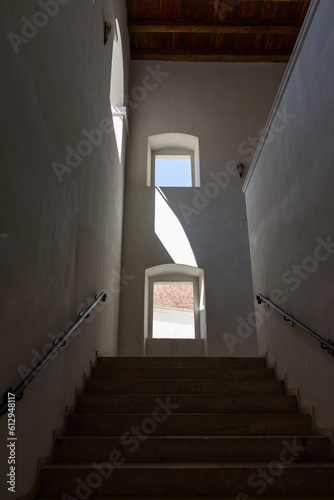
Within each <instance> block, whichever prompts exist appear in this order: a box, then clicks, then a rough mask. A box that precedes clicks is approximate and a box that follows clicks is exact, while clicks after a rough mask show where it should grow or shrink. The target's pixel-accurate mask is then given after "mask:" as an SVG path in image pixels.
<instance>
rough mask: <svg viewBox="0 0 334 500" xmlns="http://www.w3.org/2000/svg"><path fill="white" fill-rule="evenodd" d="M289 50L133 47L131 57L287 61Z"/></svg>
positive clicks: (158, 59)
mask: <svg viewBox="0 0 334 500" xmlns="http://www.w3.org/2000/svg"><path fill="white" fill-rule="evenodd" d="M290 55H291V54H290V52H288V51H285V52H282V51H280V52H270V53H269V52H262V53H261V52H259V51H247V50H245V51H239V50H225V51H222V52H214V53H212V52H205V51H200V50H191V51H185V50H173V49H171V50H166V49H164V50H161V51H160V50H154V49H134V50H132V51H131V59H136V60H154V61H191V62H288V61H289V59H290Z"/></svg>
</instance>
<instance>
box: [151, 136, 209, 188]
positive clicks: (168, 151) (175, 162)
mask: <svg viewBox="0 0 334 500" xmlns="http://www.w3.org/2000/svg"><path fill="white" fill-rule="evenodd" d="M200 185H201V182H200V162H199V140H198V137H195V136H193V135H189V134H177V133H170V134H159V135H152V136H150V137H149V138H148V148H147V186H156V187H158V186H159V187H199V186H200Z"/></svg>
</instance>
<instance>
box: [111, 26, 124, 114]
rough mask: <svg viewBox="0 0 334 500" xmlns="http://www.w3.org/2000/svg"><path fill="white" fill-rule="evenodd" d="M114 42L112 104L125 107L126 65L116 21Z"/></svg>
mask: <svg viewBox="0 0 334 500" xmlns="http://www.w3.org/2000/svg"><path fill="white" fill-rule="evenodd" d="M114 26H115V29H114V40H113V50H112V61H111V84H110V104H111V106H112V107H119V106H124V65H123V47H122V37H121V30H120V28H119V23H118V21H117V19H115V24H114Z"/></svg>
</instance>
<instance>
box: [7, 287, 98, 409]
mask: <svg viewBox="0 0 334 500" xmlns="http://www.w3.org/2000/svg"><path fill="white" fill-rule="evenodd" d="M106 298H107V294H106V292H101V293H100V294H99V295H97V296H96V297H95V301H94V302H93V303H92V304H91V305H90V306H89V307H88V308H87V309H86V310H85V311H84V312H81V313H80V314H79V318H78V319H77V321H76V322H75V323H74V324H73V325H72V326H71V328H70V329H69V330H67V331H66V332H65V333H64V335H63V336H62V337H61V338H60V339H55V340H54V346H53V347H52V348H51V349H50V351H49V352H48V353H47V354H45V356H44V357H43V358H42V359H41V360H40V361H39V362H38V363H37V365H36V366H35V367H34V368H33V369H32V370H31V371H30V372H29V373H28V375H27V376H26V377H25V378H24V379H23V380H22V382H21V383H20V384H19V385H18V386H17V387H16V389H14V390H13V389H12V388H10V389H8V391H6V392H5V393H4V395H3V403H2V404H1V405H0V417H1V416H2V415H5V414H6V413H7V411H8V393H11V394H14V395H15V400H16V401H20V400H21V399H22V398H23V394H24V390H25V388H26V387H27V386H28V385H29V384H30V383H31V382H32V381H33V380H34V378H35V377H36V376H37V375H38V373H39V372H40V371H41V370H42V369H43V368H44V366H45V365H46V364H47V363H48V362H49V361H50V359H51V358H52V356H54V355H55V354H56V352H57V351H58V350H59V349H60V348H61V347H64V345H65V344H66V341H67V339H68V338H69V337H70V336H71V335H72V333H73V332H74V330H76V329H77V328H78V326H79V325H80V324H81V323H82V322H83V321H84V320H85V319H86V318H88V316H89V314H90V313H91V311H92V310H93V309H94V307H95V306H97V304H98V303H99V302H105V301H106Z"/></svg>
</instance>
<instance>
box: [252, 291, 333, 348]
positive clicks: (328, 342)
mask: <svg viewBox="0 0 334 500" xmlns="http://www.w3.org/2000/svg"><path fill="white" fill-rule="evenodd" d="M256 298H257V302H258V304H262V303H265V304H268V305H269V306H271V307H272V308H273V309H276V311H278V312H279V313H280V314H282V315H283V316H284V320H285V321H289V322H290V324H291V326H294V325H297V326H299V328H301V329H302V330H304V332H306V333H308V334H309V335H311V337H313V338H314V339H315V340H317V341H318V342H320V346H321V349H325V350H326V351H327V352H328V354H330V355H331V356H334V342H333V341H332V340H330V339H328V340H325V339H324V338H323V337H321V336H320V335H318V334H317V333H316V332H314V331H313V330H311V329H310V328H308V327H307V326H306V325H304V324H303V323H301V322H300V321H298V319H296V318H295V317H294V316H291V314H288V313H287V312H286V311H284V310H283V309H281V308H280V307H278V306H277V305H276V304H274V302H272V301H271V300H269V299H268V297H265V296H264V295H262V294H258V295H257V296H256Z"/></svg>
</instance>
